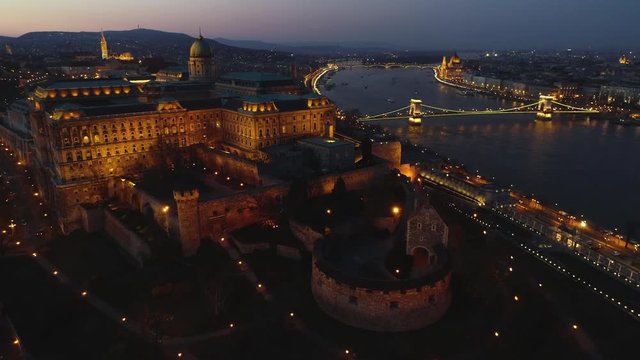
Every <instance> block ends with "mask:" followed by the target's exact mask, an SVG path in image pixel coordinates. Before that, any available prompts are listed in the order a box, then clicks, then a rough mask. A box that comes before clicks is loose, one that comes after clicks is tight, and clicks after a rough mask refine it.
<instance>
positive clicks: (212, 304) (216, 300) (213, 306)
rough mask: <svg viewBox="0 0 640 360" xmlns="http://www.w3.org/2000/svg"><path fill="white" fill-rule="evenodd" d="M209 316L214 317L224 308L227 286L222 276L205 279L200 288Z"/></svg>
mask: <svg viewBox="0 0 640 360" xmlns="http://www.w3.org/2000/svg"><path fill="white" fill-rule="evenodd" d="M202 292H203V294H204V298H205V299H206V302H207V306H208V308H209V311H210V313H211V316H212V317H213V318H214V319H215V318H217V317H218V316H220V314H222V312H223V311H224V310H225V308H226V306H227V300H228V298H229V291H228V287H227V285H226V283H225V281H224V278H223V277H222V276H216V277H215V278H213V279H211V280H209V281H207V282H206V283H205V284H204V287H203V289H202Z"/></svg>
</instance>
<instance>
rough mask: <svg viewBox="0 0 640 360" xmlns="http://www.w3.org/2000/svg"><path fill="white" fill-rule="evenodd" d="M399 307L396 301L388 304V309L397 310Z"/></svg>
mask: <svg viewBox="0 0 640 360" xmlns="http://www.w3.org/2000/svg"><path fill="white" fill-rule="evenodd" d="M399 307H400V304H399V303H398V302H397V301H392V302H390V303H389V309H391V310H397V309H398V308H399Z"/></svg>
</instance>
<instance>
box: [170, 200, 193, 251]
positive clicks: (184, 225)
mask: <svg viewBox="0 0 640 360" xmlns="http://www.w3.org/2000/svg"><path fill="white" fill-rule="evenodd" d="M199 197H200V193H199V192H198V190H195V189H194V190H184V191H174V192H173V199H174V200H175V201H176V205H177V207H178V228H179V229H178V230H179V233H180V243H181V245H182V255H183V256H191V255H194V254H195V253H196V251H198V247H199V246H200V218H199V211H198V198H199Z"/></svg>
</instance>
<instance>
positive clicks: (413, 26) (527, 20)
mask: <svg viewBox="0 0 640 360" xmlns="http://www.w3.org/2000/svg"><path fill="white" fill-rule="evenodd" d="M171 5H172V2H169V1H168V0H158V1H155V2H151V1H149V0H142V1H139V2H136V3H135V4H129V3H127V2H125V1H124V0H114V1H112V2H111V3H110V4H109V5H108V6H95V7H87V6H80V2H79V1H77V0H61V1H59V2H57V3H56V4H48V3H45V4H39V3H37V2H36V1H34V0H26V1H23V2H20V3H12V4H11V5H9V6H8V9H7V10H8V11H9V12H11V13H14V14H16V16H13V17H11V18H9V19H6V20H5V21H4V22H3V23H2V24H0V34H3V35H4V36H9V37H19V36H20V35H22V34H25V33H29V32H40V31H45V32H46V31H52V32H78V31H85V32H94V31H95V32H99V31H100V29H123V30H106V31H126V29H129V30H131V29H136V28H138V27H140V28H144V29H162V30H160V31H166V32H176V33H184V34H188V35H191V36H196V35H197V34H198V27H201V28H202V34H203V36H205V37H207V38H211V39H215V38H224V39H229V40H234V41H261V42H266V43H274V44H290V43H299V42H304V43H313V42H319V43H330V44H336V43H341V42H343V43H353V42H362V43H384V44H390V45H393V46H394V47H395V48H397V49H402V48H407V49H419V50H437V49H458V50H461V51H462V50H476V49H549V50H554V49H567V48H572V49H585V50H586V49H592V50H614V49H615V50H623V49H628V46H629V44H634V43H635V39H636V38H637V37H638V36H640V30H639V29H638V28H637V26H635V25H634V24H635V22H634V21H635V19H634V14H636V13H638V12H639V11H640V3H636V2H633V1H630V0H619V1H615V2H611V1H604V0H586V1H584V0H568V1H565V2H562V3H557V2H555V1H552V0H535V1H534V0H521V1H518V2H517V3H515V2H512V1H507V0H476V1H469V0H430V1H428V2H422V1H416V0H401V1H400V2H396V3H394V4H389V3H387V2H386V1H384V0H369V1H365V0H351V1H348V2H344V1H342V2H341V1H338V0H328V1H325V2H324V3H323V4H317V3H314V2H310V1H294V0H278V1H270V2H268V4H266V3H264V2H259V1H257V0H242V1H231V0H223V1H220V2H217V3H216V4H211V3H208V2H206V1H204V0H193V1H190V3H189V5H187V6H184V7H182V8H180V9H178V10H174V11H172V12H170V14H169V15H168V13H167V12H166V11H165V9H166V8H167V7H171ZM303 5H304V6H303ZM123 8H126V9H127V11H126V12H123V11H122V9H123ZM247 8H249V9H250V10H251V11H247ZM532 8H539V9H543V10H544V11H532ZM303 9H304V10H305V11H303ZM407 9H409V10H411V11H409V12H408V11H406V10H407ZM363 10H366V11H363ZM140 13H144V14H146V15H145V16H144V17H141V16H139V15H137V14H140ZM69 18H71V19H74V22H73V25H71V23H70V22H69V21H67V19H69ZM538 24H553V26H542V27H540V26H539V25H538ZM594 25H596V26H594ZM92 28H93V29H92ZM391 28H393V29H394V31H392V32H391V31H388V29H391ZM47 29H54V30H47ZM505 29H507V30H510V31H505ZM513 29H516V31H513Z"/></svg>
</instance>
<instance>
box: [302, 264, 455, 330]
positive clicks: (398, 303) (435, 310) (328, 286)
mask: <svg viewBox="0 0 640 360" xmlns="http://www.w3.org/2000/svg"><path fill="white" fill-rule="evenodd" d="M450 280H451V273H450V272H448V273H447V274H446V275H445V276H444V277H443V278H442V279H441V280H439V281H436V282H435V283H433V284H428V285H423V286H420V287H417V288H416V287H412V288H407V289H400V290H390V291H385V290H377V289H367V288H362V287H355V286H351V285H349V284H346V283H342V282H340V281H338V280H336V279H334V278H332V277H331V276H329V275H327V274H326V273H324V272H323V271H322V270H321V269H320V268H319V267H318V266H317V264H316V259H315V258H314V259H313V263H312V273H311V282H312V283H311V291H312V293H313V297H314V298H315V300H316V302H317V303H318V306H319V307H320V308H321V309H322V310H323V311H324V312H325V313H327V314H328V315H329V316H331V317H333V318H335V319H336V320H338V321H340V322H342V323H345V324H347V325H350V326H353V327H357V328H361V329H367V330H373V331H381V332H397V331H409V330H416V329H420V328H423V327H426V326H428V325H430V324H433V323H434V322H436V321H438V320H439V319H440V318H442V317H443V316H444V314H445V313H446V312H447V310H448V309H449V305H450V304H451V288H450Z"/></svg>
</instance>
